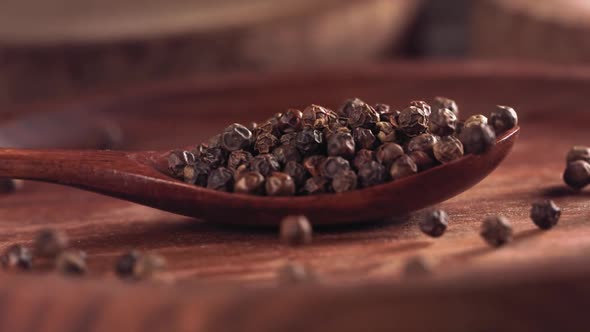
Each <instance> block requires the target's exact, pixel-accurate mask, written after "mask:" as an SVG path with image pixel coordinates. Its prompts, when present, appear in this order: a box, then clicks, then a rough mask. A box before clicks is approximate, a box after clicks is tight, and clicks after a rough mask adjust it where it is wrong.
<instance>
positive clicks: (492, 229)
mask: <svg viewBox="0 0 590 332" xmlns="http://www.w3.org/2000/svg"><path fill="white" fill-rule="evenodd" d="M480 235H481V237H482V238H483V239H484V240H485V241H486V242H487V243H488V244H489V245H490V246H493V247H499V246H502V245H504V244H506V243H508V242H510V241H512V225H511V224H510V221H508V219H506V218H505V217H503V216H489V217H487V218H485V219H484V221H483V224H482V226H481V231H480Z"/></svg>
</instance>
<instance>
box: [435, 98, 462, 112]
mask: <svg viewBox="0 0 590 332" xmlns="http://www.w3.org/2000/svg"><path fill="white" fill-rule="evenodd" d="M438 109H448V110H450V111H451V112H453V113H454V114H455V116H459V107H457V103H455V101H454V100H452V99H449V98H445V97H435V98H434V102H433V103H432V111H433V112H434V111H435V110H438Z"/></svg>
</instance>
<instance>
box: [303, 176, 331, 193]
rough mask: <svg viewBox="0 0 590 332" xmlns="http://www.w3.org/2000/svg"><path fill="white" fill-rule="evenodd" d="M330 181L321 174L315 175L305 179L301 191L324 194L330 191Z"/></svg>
mask: <svg viewBox="0 0 590 332" xmlns="http://www.w3.org/2000/svg"><path fill="white" fill-rule="evenodd" d="M328 185H329V183H328V181H327V180H326V179H325V178H323V177H321V176H314V177H311V178H309V179H307V180H306V181H305V184H304V185H303V188H302V189H301V191H302V192H303V193H306V194H308V195H315V194H322V193H325V192H328Z"/></svg>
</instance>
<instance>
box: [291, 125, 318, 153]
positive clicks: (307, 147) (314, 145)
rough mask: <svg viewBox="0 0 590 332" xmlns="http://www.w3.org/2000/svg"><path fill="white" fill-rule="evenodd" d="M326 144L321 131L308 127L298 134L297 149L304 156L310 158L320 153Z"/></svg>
mask: <svg viewBox="0 0 590 332" xmlns="http://www.w3.org/2000/svg"><path fill="white" fill-rule="evenodd" d="M323 144H324V137H323V134H322V132H321V131H318V130H315V129H312V128H309V127H306V128H303V129H302V130H301V131H300V132H298V133H297V137H296V139H295V147H296V148H297V150H299V152H300V153H301V154H302V155H303V156H309V155H311V154H314V153H316V152H319V151H320V150H321V148H322V145H323Z"/></svg>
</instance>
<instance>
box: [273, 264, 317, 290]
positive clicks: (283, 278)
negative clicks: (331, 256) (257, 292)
mask: <svg viewBox="0 0 590 332" xmlns="http://www.w3.org/2000/svg"><path fill="white" fill-rule="evenodd" d="M277 279H278V282H279V283H280V284H286V285H292V284H300V283H306V282H313V281H315V279H316V276H315V274H314V273H313V271H312V270H311V269H310V268H309V267H307V266H305V265H302V264H298V263H287V264H285V265H284V266H282V267H281V268H279V269H278V270H277Z"/></svg>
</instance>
